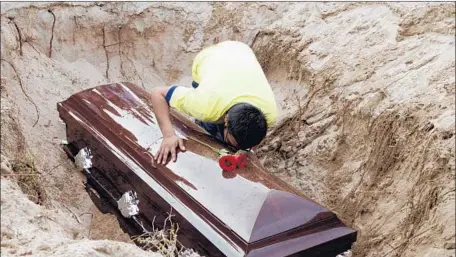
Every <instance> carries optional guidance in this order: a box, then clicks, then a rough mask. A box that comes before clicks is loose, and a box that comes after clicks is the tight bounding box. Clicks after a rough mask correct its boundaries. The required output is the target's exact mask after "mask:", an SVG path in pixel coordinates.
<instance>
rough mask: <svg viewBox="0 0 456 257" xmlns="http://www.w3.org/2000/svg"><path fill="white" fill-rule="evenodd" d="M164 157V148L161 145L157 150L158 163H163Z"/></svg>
mask: <svg viewBox="0 0 456 257" xmlns="http://www.w3.org/2000/svg"><path fill="white" fill-rule="evenodd" d="M162 157H163V148H161V147H160V149H158V152H157V163H161V159H162Z"/></svg>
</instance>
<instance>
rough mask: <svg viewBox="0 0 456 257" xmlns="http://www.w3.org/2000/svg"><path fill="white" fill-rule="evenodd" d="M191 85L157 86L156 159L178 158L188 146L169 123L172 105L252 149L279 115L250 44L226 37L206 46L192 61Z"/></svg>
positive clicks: (219, 136) (221, 136) (224, 139)
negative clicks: (158, 131)
mask: <svg viewBox="0 0 456 257" xmlns="http://www.w3.org/2000/svg"><path fill="white" fill-rule="evenodd" d="M192 77H193V83H192V87H193V88H190V87H181V86H171V87H157V88H154V89H153V90H152V92H151V100H152V105H153V107H154V112H155V115H156V116H157V120H158V124H159V126H160V129H161V131H162V133H163V141H162V144H161V146H160V149H159V150H158V152H157V154H156V156H155V159H156V161H157V162H158V163H166V161H167V159H168V155H169V154H171V157H172V160H173V161H176V148H177V147H179V148H180V149H181V150H182V151H184V150H185V147H184V144H183V141H182V139H181V138H179V137H177V136H176V134H175V132H174V129H173V127H172V124H171V119H170V116H169V107H172V108H175V109H177V110H178V111H181V112H183V113H186V114H188V115H190V116H192V117H194V118H195V119H196V123H197V124H198V125H200V126H202V127H203V128H204V129H205V130H206V131H207V132H209V133H210V134H211V135H212V136H214V137H215V138H217V139H218V140H220V141H222V142H225V143H227V144H229V145H231V146H233V147H235V148H239V149H244V150H246V149H250V148H252V147H253V146H256V145H258V144H259V143H260V142H261V141H262V140H263V138H264V137H265V136H266V132H267V129H268V127H270V126H272V125H273V124H274V123H275V121H276V119H277V107H276V102H275V98H274V94H273V92H272V89H271V87H270V85H269V83H268V81H267V79H266V76H265V75H264V72H263V70H262V68H261V65H260V64H259V63H258V60H257V59H256V56H255V54H254V53H253V51H252V49H251V48H250V47H249V46H248V45H246V44H244V43H242V42H237V41H225V42H221V43H218V44H216V45H213V46H210V47H207V48H205V49H203V50H202V51H201V52H200V53H199V54H198V55H197V56H196V57H195V59H194V61H193V65H192Z"/></svg>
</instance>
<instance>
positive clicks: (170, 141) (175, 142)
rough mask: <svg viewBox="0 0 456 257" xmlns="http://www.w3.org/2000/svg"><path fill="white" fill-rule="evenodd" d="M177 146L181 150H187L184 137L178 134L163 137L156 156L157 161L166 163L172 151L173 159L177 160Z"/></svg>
mask: <svg viewBox="0 0 456 257" xmlns="http://www.w3.org/2000/svg"><path fill="white" fill-rule="evenodd" d="M177 147H179V149H180V150H181V151H185V146H184V140H182V138H180V137H178V136H176V135H171V136H167V137H163V141H162V143H161V146H160V148H159V149H158V151H157V154H156V156H155V161H156V162H157V163H159V164H165V163H167V161H168V155H169V154H170V153H171V160H173V162H175V161H176V158H177Z"/></svg>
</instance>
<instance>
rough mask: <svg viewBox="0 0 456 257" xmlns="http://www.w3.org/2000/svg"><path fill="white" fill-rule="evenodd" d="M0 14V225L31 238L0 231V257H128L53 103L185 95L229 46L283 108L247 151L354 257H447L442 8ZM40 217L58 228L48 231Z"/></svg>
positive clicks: (451, 234) (449, 19) (15, 7)
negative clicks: (135, 88) (163, 88)
mask: <svg viewBox="0 0 456 257" xmlns="http://www.w3.org/2000/svg"><path fill="white" fill-rule="evenodd" d="M1 7H2V10H1V26H2V27H1V58H2V62H1V68H2V69H1V100H2V102H1V126H2V127H1V128H2V129H1V150H2V174H4V173H16V175H3V176H2V218H1V219H2V228H3V227H5V226H6V225H5V226H4V224H9V223H8V222H16V223H15V224H18V225H17V226H18V229H17V230H18V231H23V232H21V234H24V233H25V234H26V233H27V231H30V230H32V231H37V232H36V233H43V236H36V237H33V236H30V235H28V237H27V238H26V239H24V240H27V242H28V243H27V244H24V243H22V242H21V241H20V240H19V236H18V234H17V232H16V234H15V233H13V232H9V234H8V233H6V234H4V233H3V229H2V246H1V247H2V254H3V252H7V253H8V254H10V255H11V256H18V255H20V254H23V253H24V252H28V251H32V252H33V255H34V256H35V254H36V255H37V256H38V254H39V253H42V254H45V253H46V254H49V253H50V252H49V251H55V253H53V254H54V255H55V256H62V255H63V254H64V253H65V252H66V253H70V252H72V251H74V249H76V248H78V247H79V246H81V247H82V246H84V247H82V248H83V249H85V250H84V251H86V252H83V253H81V255H80V256H86V255H87V254H92V253H94V252H97V253H98V254H99V255H100V256H101V255H102V254H107V255H109V253H110V252H113V251H115V252H117V250H113V249H119V250H118V253H119V254H121V253H122V251H123V249H125V250H126V251H130V249H133V248H135V247H134V246H133V245H132V244H131V240H130V239H129V238H128V236H127V235H125V233H124V232H123V231H122V229H120V226H119V223H118V221H117V219H116V217H115V216H114V215H112V214H109V213H106V214H104V213H102V212H101V211H99V210H98V208H97V207H96V206H94V203H93V201H92V200H91V198H90V197H89V194H88V193H87V192H86V190H85V189H84V186H83V178H81V176H80V175H79V173H78V172H77V171H76V170H75V168H74V166H73V165H72V163H70V162H69V161H68V160H67V159H66V156H65V155H64V153H63V152H62V151H61V149H60V147H59V143H60V141H61V140H62V139H64V138H65V131H64V125H63V124H62V123H61V121H60V120H59V118H58V114H57V111H56V103H57V102H58V101H62V100H64V99H66V98H67V97H69V96H70V95H71V94H73V93H76V92H78V91H80V90H82V89H85V88H89V87H92V86H95V85H98V84H101V83H106V82H116V81H130V82H133V83H136V84H138V85H141V86H143V87H144V88H146V89H148V90H149V89H151V88H152V87H155V86H160V85H169V84H174V83H177V84H180V85H189V84H190V81H191V79H190V76H189V75H190V65H191V61H192V58H193V57H194V55H195V54H196V53H197V52H198V51H199V50H200V49H202V47H204V46H207V45H210V44H212V43H214V42H217V41H220V40H226V39H236V40H241V41H243V42H246V43H248V44H250V45H252V47H253V49H254V50H255V52H256V53H257V55H258V57H259V60H260V62H261V63H262V65H263V68H264V70H265V71H266V73H267V76H268V78H269V80H270V81H271V84H272V86H273V89H274V92H275V93H276V95H277V101H278V103H279V105H280V115H281V118H280V122H279V123H278V124H277V126H276V127H275V128H274V129H273V130H272V131H271V133H270V135H269V136H268V138H267V140H266V141H265V143H264V145H263V146H262V148H261V149H260V151H259V152H258V154H259V155H260V156H261V158H262V160H263V162H264V163H266V164H268V166H269V167H271V169H270V171H271V172H272V173H274V174H276V175H277V176H279V177H281V178H282V179H284V180H285V181H287V182H288V183H290V184H291V185H293V186H294V187H296V188H298V189H300V190H302V191H303V192H304V193H306V194H307V195H309V196H310V197H312V198H313V199H315V200H316V201H318V202H321V203H323V204H325V205H326V206H327V207H329V208H330V209H332V210H333V211H335V212H336V213H338V215H339V216H340V217H341V218H342V219H343V220H344V221H345V222H347V223H348V224H349V225H351V226H354V227H355V228H357V229H358V230H359V231H360V234H359V238H358V242H357V243H356V244H355V245H354V247H353V256H378V257H382V256H429V257H430V256H454V249H455V223H454V216H455V183H454V179H455V166H454V163H455V158H454V152H455V141H454V133H455V128H454V126H455V118H454V115H455V106H454V101H455V99H454V98H455V96H454V94H455V77H454V69H455V37H454V36H455V22H454V17H455V5H454V3H433V4H428V3H205V2H201V3H98V4H96V3H33V4H30V3H3V2H2V5H1ZM7 159H8V160H9V164H7V162H6V161H5V160H7ZM17 173H21V174H22V173H26V174H28V175H22V176H19V175H17ZM16 184H17V185H19V187H18V186H17V185H16ZM4 185H5V186H4ZM19 188H21V189H22V191H23V192H25V194H26V195H27V196H28V198H29V199H30V200H31V201H32V202H35V203H32V202H27V201H26V199H25V198H24V194H22V193H20V190H19ZM21 194H22V195H21ZM9 195H14V196H15V198H18V199H19V198H20V199H23V200H21V201H17V202H16V201H11V200H10V199H9V197H6V196H9ZM37 204H38V205H37ZM7 206H9V207H8V208H7ZM28 210H33V211H28ZM69 210H71V211H69ZM18 212H20V213H23V216H24V222H25V221H26V220H27V219H28V220H31V222H25V223H26V225H20V224H19V223H17V222H19V220H17V221H15V219H14V218H15V213H18ZM37 213H41V214H37ZM74 213H75V214H74ZM85 213H90V215H83V214H85ZM37 215H38V216H39V215H44V217H54V218H55V219H57V218H58V219H62V220H65V222H63V221H58V222H54V223H52V224H50V223H49V224H50V225H49V226H50V227H52V229H49V228H48V227H45V226H41V225H40V223H39V221H37V220H36V219H35V218H34V217H35V216H37ZM75 215H78V217H79V218H78V219H79V222H78V219H76V218H75ZM44 220H46V218H45V219H44ZM46 222H47V221H46ZM21 224H22V223H21ZM26 226H28V227H26ZM46 226H48V225H46ZM19 228H20V229H19ZM56 231H60V232H56ZM62 231H63V232H62ZM65 231H66V232H65ZM73 231H79V232H78V233H77V235H75V232H73ZM89 231H90V233H89ZM65 233H66V234H65ZM63 234H65V235H66V236H63ZM67 234H68V235H67ZM53 235H55V236H53ZM54 237H55V238H54ZM89 239H95V240H98V239H100V240H101V239H109V240H111V241H90V240H89ZM114 241H116V242H114ZM119 241H123V242H126V243H123V242H119ZM57 245H58V247H57ZM100 245H104V246H103V247H104V248H103V249H104V250H101V252H100V251H97V250H96V249H98V248H99V247H101V246H100ZM125 245H128V247H126V246H125ZM54 246H55V247H54ZM76 246H78V247H76ZM42 249H44V250H42ZM72 249H73V250H72ZM106 249H109V250H106ZM103 251H107V252H108V253H103ZM131 251H133V250H131ZM58 254H59V255H58ZM60 254H62V255H60ZM141 254H145V253H141ZM72 255H73V256H76V255H77V254H76V255H75V254H72ZM87 256H88V255H87ZM90 256H92V255H90ZM93 256H95V255H93ZM119 256H121V255H119ZM138 256H139V255H138Z"/></svg>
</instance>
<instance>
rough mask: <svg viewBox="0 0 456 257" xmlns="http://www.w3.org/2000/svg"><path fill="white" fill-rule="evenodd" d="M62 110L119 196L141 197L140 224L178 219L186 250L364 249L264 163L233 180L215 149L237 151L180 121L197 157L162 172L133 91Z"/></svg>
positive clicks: (189, 155)
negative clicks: (170, 217) (354, 245)
mask: <svg viewBox="0 0 456 257" xmlns="http://www.w3.org/2000/svg"><path fill="white" fill-rule="evenodd" d="M57 108H58V111H59V115H60V118H61V119H62V120H63V121H64V122H65V124H66V126H67V141H68V142H69V143H71V145H72V146H73V147H74V148H76V149H82V148H84V147H87V148H89V149H90V150H91V152H92V155H93V159H92V164H93V168H94V169H97V170H98V171H99V172H100V173H101V174H102V175H103V176H104V177H105V178H106V179H107V180H108V181H109V182H110V183H111V184H112V185H113V186H114V187H115V190H117V191H118V192H120V193H121V194H123V193H124V192H126V191H128V190H133V191H135V192H137V194H138V197H139V210H140V214H139V216H141V218H143V219H145V220H147V221H148V222H146V223H149V224H150V223H151V222H152V221H153V220H154V221H155V223H156V224H163V221H164V220H165V218H166V217H167V216H168V213H169V212H170V210H171V209H172V212H173V214H175V215H176V216H175V218H174V219H175V220H177V222H178V224H179V225H180V230H179V232H178V238H179V240H180V241H181V242H182V244H183V245H185V246H187V247H192V248H194V249H196V250H197V251H199V252H200V254H203V255H206V256H233V257H234V256H252V257H253V256H261V257H266V256H271V257H274V256H277V257H282V256H331V257H334V256H336V255H337V254H339V253H342V252H343V251H345V250H347V249H350V247H351V244H352V243H353V242H354V241H355V240H356V231H355V230H353V229H351V228H348V227H346V226H345V225H344V224H343V223H342V222H341V221H340V220H339V219H338V218H337V217H336V215H335V214H334V213H332V212H330V211H329V210H327V209H326V208H324V207H323V206H321V205H319V204H317V203H315V202H313V201H312V200H310V199H308V198H307V197H305V196H304V195H302V194H300V193H298V192H296V191H295V190H293V189H292V188H291V187H289V186H288V185H286V184H285V183H284V182H283V181H281V180H280V179H278V178H277V177H275V176H273V175H271V174H269V173H267V172H266V171H265V169H264V168H263V167H262V165H261V164H260V162H259V161H258V159H257V158H256V157H255V156H254V154H252V153H249V154H248V162H247V167H246V168H244V169H242V170H236V171H234V172H223V171H222V170H221V168H220V167H219V165H218V162H217V158H218V155H217V154H216V153H215V152H213V151H212V150H211V149H210V148H209V147H208V146H206V145H205V144H208V145H210V146H213V147H216V148H227V147H226V146H224V145H222V144H220V143H219V142H217V141H216V140H215V139H213V138H211V137H210V136H208V135H207V134H206V133H205V132H204V131H203V130H202V129H201V128H200V127H198V126H197V125H195V124H194V123H193V122H192V121H190V120H189V119H187V118H186V117H184V116H182V115H181V114H178V113H177V112H174V111H173V112H172V122H173V125H174V128H175V130H176V132H177V133H178V135H180V136H182V137H185V138H187V140H185V145H186V149H187V150H186V151H185V152H181V153H179V155H178V160H177V161H176V162H169V163H167V164H166V165H164V166H163V165H156V164H154V163H153V161H152V156H153V154H154V153H155V152H156V151H157V150H158V148H159V146H160V142H161V138H162V135H161V132H160V129H159V127H158V125H157V121H156V118H155V116H154V113H153V110H152V107H151V105H150V102H149V100H148V94H147V92H146V91H144V90H143V89H141V88H139V87H137V86H135V85H133V84H131V83H117V84H110V85H102V86H98V87H94V88H91V89H87V90H84V91H82V92H79V93H77V94H74V95H72V96H71V97H69V98H68V99H67V100H65V101H63V102H60V103H58V105H57ZM194 139H197V140H194ZM202 142H203V143H202Z"/></svg>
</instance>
